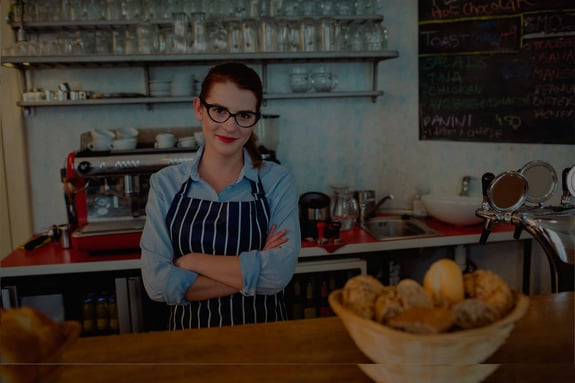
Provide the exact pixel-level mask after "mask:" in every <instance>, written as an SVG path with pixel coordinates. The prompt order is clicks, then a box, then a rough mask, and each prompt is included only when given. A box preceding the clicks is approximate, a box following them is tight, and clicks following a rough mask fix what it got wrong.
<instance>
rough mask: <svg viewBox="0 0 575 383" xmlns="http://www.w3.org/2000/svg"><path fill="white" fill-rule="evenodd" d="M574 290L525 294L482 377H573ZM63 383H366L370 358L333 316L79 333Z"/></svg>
mask: <svg viewBox="0 0 575 383" xmlns="http://www.w3.org/2000/svg"><path fill="white" fill-rule="evenodd" d="M574 300H575V294H574V293H559V294H553V295H551V294H550V295H541V296H533V297H531V301H530V307H529V310H528V312H527V313H526V315H525V316H524V317H523V318H522V319H521V320H520V321H519V322H518V323H517V325H516V327H515V329H514V330H513V332H512V333H511V336H510V337H509V339H508V341H507V342H506V343H505V344H504V345H503V346H502V347H501V348H500V349H499V350H498V351H497V352H496V353H495V354H493V355H492V356H491V357H490V358H489V359H488V360H487V363H501V366H500V367H499V368H498V369H497V370H496V371H495V373H493V374H492V375H491V376H490V377H488V378H487V379H486V380H485V382H522V383H524V382H542V381H545V382H548V383H555V382H567V381H571V382H572V381H575V365H574V362H575V354H574V323H575V322H574V312H575V311H574V310H575V307H574ZM62 362H63V363H64V365H63V366H62V373H61V378H60V382H61V383H68V382H70V383H72V382H73V383H78V382H81V383H95V382H102V383H104V382H105V383H109V382H137V383H144V382H154V383H156V382H191V381H194V382H220V381H221V382H229V381H234V382H250V383H258V382H272V381H273V382H370V381H371V380H370V379H369V378H368V377H367V376H366V375H364V373H363V372H362V371H361V370H360V368H359V367H358V364H362V363H369V362H370V361H369V360H368V359H367V358H366V357H365V356H364V355H363V354H362V353H361V352H360V351H359V350H358V348H357V347H356V346H355V344H354V343H353V340H352V339H351V338H350V337H349V336H348V334H347V332H346V330H345V329H344V327H343V325H342V323H341V321H340V320H339V318H337V317H329V318H317V319H307V320H296V321H288V322H281V323H268V324H257V325H246V326H236V327H224V328H210V329H201V330H184V331H177V332H150V333H140V334H126V335H112V336H104V337H87V338H80V339H78V340H77V342H76V343H74V344H73V345H72V347H71V348H69V349H68V350H67V351H66V352H64V354H63V359H62Z"/></svg>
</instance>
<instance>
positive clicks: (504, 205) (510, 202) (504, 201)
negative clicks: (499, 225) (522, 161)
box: [487, 171, 528, 212]
mask: <svg viewBox="0 0 575 383" xmlns="http://www.w3.org/2000/svg"><path fill="white" fill-rule="evenodd" d="M527 185H528V183H527V179H526V178H525V177H524V176H523V175H522V174H520V173H518V172H514V171H508V172H505V173H501V174H500V175H498V176H497V177H495V178H494V179H493V181H492V182H491V184H490V185H489V188H488V189H487V197H488V198H489V204H490V205H491V207H493V208H494V209H495V210H499V211H502V212H507V211H513V210H517V209H518V208H519V207H521V205H523V203H524V202H525V199H526V198H527Z"/></svg>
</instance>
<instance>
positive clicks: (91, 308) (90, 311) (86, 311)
mask: <svg viewBox="0 0 575 383" xmlns="http://www.w3.org/2000/svg"><path fill="white" fill-rule="evenodd" d="M95 331H96V304H95V302H94V297H93V295H92V294H89V295H88V296H86V297H85V298H84V300H83V302H82V332H83V334H84V335H92V334H93V333H94V332H95Z"/></svg>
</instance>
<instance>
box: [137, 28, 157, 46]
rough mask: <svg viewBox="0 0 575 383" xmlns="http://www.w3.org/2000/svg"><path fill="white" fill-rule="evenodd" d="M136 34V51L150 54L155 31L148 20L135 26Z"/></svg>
mask: <svg viewBox="0 0 575 383" xmlns="http://www.w3.org/2000/svg"><path fill="white" fill-rule="evenodd" d="M136 31H137V34H138V52H139V53H142V54H150V53H152V52H153V47H154V39H155V36H156V34H155V31H154V26H153V25H152V24H150V23H149V22H143V23H140V24H138V26H137V28H136Z"/></svg>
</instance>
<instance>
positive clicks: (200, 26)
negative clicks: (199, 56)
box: [190, 12, 207, 52]
mask: <svg viewBox="0 0 575 383" xmlns="http://www.w3.org/2000/svg"><path fill="white" fill-rule="evenodd" d="M190 19H191V24H192V37H193V43H192V50H193V51H194V52H205V51H206V47H207V36H206V14H205V13H204V12H195V13H192V14H191V15H190Z"/></svg>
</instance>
